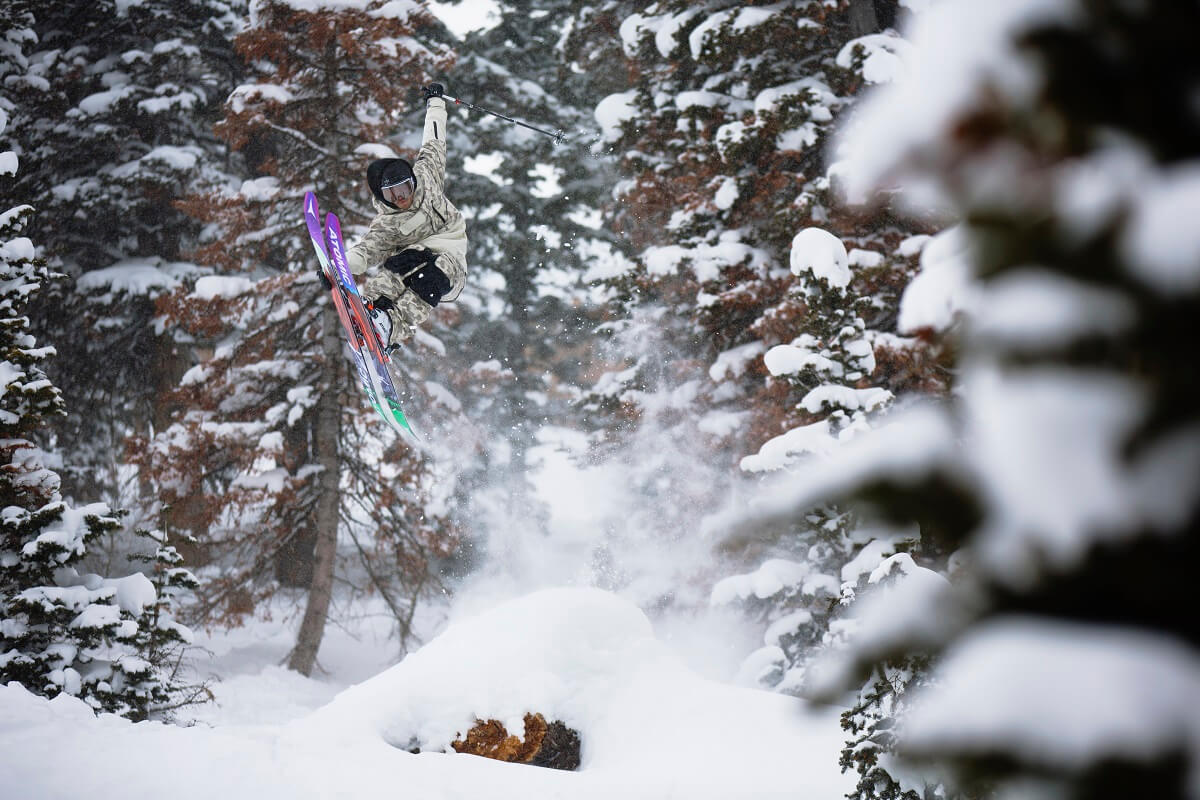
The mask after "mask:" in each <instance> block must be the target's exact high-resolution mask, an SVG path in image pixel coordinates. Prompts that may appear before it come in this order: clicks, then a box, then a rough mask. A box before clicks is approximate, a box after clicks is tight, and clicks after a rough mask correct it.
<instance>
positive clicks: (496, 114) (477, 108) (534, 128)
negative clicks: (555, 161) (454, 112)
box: [442, 94, 567, 144]
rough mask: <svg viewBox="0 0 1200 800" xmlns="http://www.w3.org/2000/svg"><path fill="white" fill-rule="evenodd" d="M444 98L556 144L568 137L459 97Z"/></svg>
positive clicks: (448, 96) (447, 96)
mask: <svg viewBox="0 0 1200 800" xmlns="http://www.w3.org/2000/svg"><path fill="white" fill-rule="evenodd" d="M442 97H444V98H446V99H447V100H453V101H454V104H455V105H458V106H466V107H467V108H469V109H471V110H472V111H482V112H483V113H484V114H491V115H492V116H493V117H498V118H500V119H502V120H506V121H508V122H512V123H515V124H517V125H520V126H521V127H523V128H529V130H531V131H537V132H538V133H541V134H544V135H546V136H550V137H552V138H553V139H554V143H555V144H562V143H563V141H564V140H565V139H566V136H567V135H566V134H565V133H563V132H562V131H561V130H558V131H548V130H546V129H545V128H539V127H538V126H536V125H530V124H529V123H528V122H522V121H521V120H519V119H513V118H512V117H510V116H507V115H505V114H501V113H499V112H498V111H491V110H489V109H486V108H483V107H482V106H477V105H475V104H474V103H468V102H467V101H466V100H459V99H458V98H457V97H451V96H450V95H448V94H445V95H442Z"/></svg>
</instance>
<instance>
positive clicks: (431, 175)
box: [346, 83, 467, 347]
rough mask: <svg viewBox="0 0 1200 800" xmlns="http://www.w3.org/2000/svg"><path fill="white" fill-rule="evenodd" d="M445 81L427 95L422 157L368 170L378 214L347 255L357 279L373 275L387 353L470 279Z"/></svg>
mask: <svg viewBox="0 0 1200 800" xmlns="http://www.w3.org/2000/svg"><path fill="white" fill-rule="evenodd" d="M444 92H445V87H443V86H442V84H440V83H434V84H430V85H429V86H426V87H424V88H423V89H421V94H422V95H423V96H424V98H425V105H426V110H425V130H424V133H423V135H422V137H421V150H420V152H419V153H418V154H417V159H416V161H415V162H413V163H412V164H409V163H408V162H407V161H405V160H404V159H402V158H381V159H378V160H376V161H372V162H371V163H370V164H369V165H368V166H367V185H368V186H369V187H370V189H371V194H372V195H374V197H373V198H372V204H373V205H374V207H375V211H376V212H377V213H376V216H375V218H374V219H373V220H371V226H370V228H369V229H368V230H367V232H366V234H365V235H364V236H363V238H362V239H361V240H360V241H359V242H358V243H357V244H355V245H354V246H353V247H351V248H350V250H349V251H348V252H347V253H346V261H347V262H348V265H349V267H350V271H351V272H353V273H354V274H355V275H361V274H363V273H365V272H366V271H367V270H368V269H369V268H371V267H373V266H376V265H378V264H382V268H381V269H378V270H376V271H375V272H374V273H373V274H371V275H370V276H368V277H367V281H366V285H365V287H364V289H363V297H364V299H365V300H367V302H368V305H369V308H370V313H371V318H372V322H373V323H374V324H375V328H376V330H377V331H378V333H379V338H380V340H381V341H382V342H383V345H384V347H392V346H395V345H397V344H399V343H400V342H401V341H403V340H404V339H406V338H408V337H409V336H411V335H412V334H413V333H414V331H415V330H416V326H417V325H419V324H420V323H422V322H424V321H425V319H426V318H428V317H429V314H430V312H431V311H432V310H433V308H434V307H435V306H436V305H437V304H438V303H439V302H443V301H451V300H454V299H455V298H457V297H458V294H459V292H461V291H462V288H463V285H464V284H465V283H466V279H467V226H466V223H465V222H464V221H463V215H462V213H461V212H460V211H459V210H458V209H457V208H455V207H454V204H453V203H451V202H450V201H449V200H447V199H446V195H445V183H446V101H445V99H444V97H443V94H444Z"/></svg>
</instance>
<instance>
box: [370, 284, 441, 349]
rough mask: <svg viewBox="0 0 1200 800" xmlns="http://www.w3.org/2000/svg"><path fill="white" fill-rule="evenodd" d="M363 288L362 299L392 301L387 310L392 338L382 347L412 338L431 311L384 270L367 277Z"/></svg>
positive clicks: (412, 292) (423, 302)
mask: <svg viewBox="0 0 1200 800" xmlns="http://www.w3.org/2000/svg"><path fill="white" fill-rule="evenodd" d="M364 288H365V291H364V292H363V297H365V298H366V299H367V300H369V301H371V302H374V301H376V300H378V299H379V298H380V297H386V298H388V299H390V300H391V301H392V304H393V305H392V307H391V308H390V309H388V316H389V317H391V320H392V336H391V339H390V340H389V341H387V342H385V343H384V346H387V345H392V344H398V343H400V342H402V341H404V340H405V339H407V338H408V337H410V336H412V335H413V333H415V332H416V330H417V326H418V325H420V324H421V323H422V322H424V321H425V320H426V319H428V318H429V312H431V311H432V310H433V308H432V307H430V305H429V304H428V303H426V302H425V301H424V300H422V299H421V298H419V297H417V293H416V292H414V291H412V290H410V289H409V288H408V287H407V286H405V285H404V282H403V281H402V280H400V276H399V275H396V274H395V273H393V272H388V271H387V270H386V269H380V270H378V271H377V272H376V273H375V274H374V275H371V276H369V277H368V278H367V285H366V286H365V287H364Z"/></svg>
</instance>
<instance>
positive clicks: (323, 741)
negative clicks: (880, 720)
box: [0, 588, 852, 800]
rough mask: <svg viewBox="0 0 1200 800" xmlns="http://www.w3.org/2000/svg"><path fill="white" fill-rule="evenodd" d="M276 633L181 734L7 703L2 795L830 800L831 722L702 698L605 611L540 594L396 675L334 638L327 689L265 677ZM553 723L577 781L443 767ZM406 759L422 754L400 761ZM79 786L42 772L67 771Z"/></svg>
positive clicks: (638, 615)
mask: <svg viewBox="0 0 1200 800" xmlns="http://www.w3.org/2000/svg"><path fill="white" fill-rule="evenodd" d="M287 628H288V626H287V625H284V624H278V623H273V624H263V625H262V626H261V627H257V628H247V629H242V630H241V631H240V632H234V633H232V634H229V635H227V636H223V637H219V638H216V639H210V640H208V641H206V645H207V646H208V647H209V649H210V650H211V651H212V664H213V666H214V668H216V669H218V670H223V671H224V675H223V676H222V677H223V680H221V681H220V682H219V683H217V684H216V685H215V686H214V691H215V694H216V697H217V702H216V703H215V704H212V705H210V706H207V707H205V708H204V709H202V710H201V711H200V712H199V713H197V714H196V715H195V716H196V718H197V720H198V723H197V724H196V725H194V726H193V727H190V728H181V727H177V726H171V725H164V724H160V723H153V722H144V723H139V724H132V723H130V722H128V721H126V720H124V719H121V718H119V717H115V716H111V715H105V716H101V717H98V718H97V717H94V716H93V714H92V712H91V710H89V709H88V708H87V707H86V706H85V705H84V704H83V703H82V702H80V701H79V700H76V699H74V698H71V697H67V696H65V695H64V696H60V697H59V698H57V699H55V700H52V701H46V700H44V699H42V698H40V697H36V696H34V695H32V694H30V693H28V692H27V691H26V690H25V689H23V688H21V687H20V686H18V685H16V684H11V685H9V686H7V687H0V785H2V786H3V787H4V794H5V796H6V797H8V796H11V797H14V798H16V797H20V798H68V797H71V798H76V797H81V796H86V797H89V798H121V799H122V800H124V799H125V798H141V797H171V798H180V799H181V800H182V798H192V797H195V798H205V800H210V799H211V798H221V800H235V799H236V798H255V799H256V800H258V799H259V798H274V797H286V798H342V797H345V798H363V797H377V796H385V795H387V796H396V795H398V794H403V795H404V796H408V797H421V798H423V799H424V800H435V799H436V798H458V797H483V796H487V797H491V798H502V797H521V798H529V797H538V798H550V797H563V798H591V797H595V798H612V797H646V798H673V797H678V798H689V800H690V799H692V798H705V797H712V798H730V797H748V798H759V797H761V798H771V797H803V798H830V800H833V798H838V797H841V796H842V795H843V794H844V793H845V792H846V791H847V790H848V789H849V788H850V786H851V785H852V781H851V777H850V776H844V775H841V774H840V773H839V771H838V767H837V754H838V750H839V748H840V746H841V741H842V737H841V731H840V730H839V728H838V721H837V718H838V709H832V708H831V709H823V710H815V711H814V710H810V709H808V708H806V707H805V706H804V705H803V704H802V703H800V702H799V701H797V700H794V699H791V698H788V697H784V696H781V695H777V694H770V693H766V692H761V691H755V690H750V689H741V688H735V687H732V686H729V685H727V684H724V683H721V682H718V681H713V680H709V679H706V678H702V677H700V676H699V675H697V674H696V673H695V672H694V671H692V670H691V669H690V668H689V667H687V666H685V665H684V663H683V661H682V660H681V659H680V658H679V657H678V656H677V655H676V654H675V653H674V652H672V650H671V648H670V647H669V646H668V645H667V644H665V643H664V642H663V641H661V640H660V639H659V638H658V637H656V635H655V633H654V631H653V629H652V627H651V624H650V621H649V620H648V619H647V618H646V616H645V615H644V614H643V613H642V612H641V611H640V610H638V608H637V607H636V606H635V605H633V604H631V603H630V602H628V601H626V600H624V599H622V598H620V597H619V596H617V595H616V594H614V593H611V592H606V591H602V590H599V589H591V588H553V589H543V590H539V591H536V592H533V593H530V594H526V595H524V596H521V597H518V598H516V599H514V600H511V601H508V602H505V603H502V604H500V605H497V606H495V607H493V608H491V609H488V610H485V611H482V612H480V613H476V614H474V615H471V616H468V617H466V618H464V619H459V620H457V621H455V622H453V623H451V624H450V625H449V626H448V627H447V628H446V629H445V630H444V631H443V632H442V633H441V634H440V635H438V636H436V637H435V638H433V639H432V640H431V641H430V642H429V643H428V644H427V645H425V646H424V647H422V648H421V649H419V650H417V651H416V652H414V653H412V654H411V655H409V656H408V657H407V658H405V659H404V660H402V661H401V662H400V663H399V664H396V665H395V666H392V667H390V668H387V669H384V670H383V671H381V672H379V674H377V675H375V676H374V677H368V678H366V679H364V680H361V682H358V683H356V684H355V685H353V686H350V687H349V688H345V689H344V690H341V691H339V689H342V686H341V685H339V683H338V681H339V680H342V679H344V678H345V677H346V676H355V679H357V675H356V673H363V672H368V671H370V670H372V669H374V665H373V664H372V662H373V661H379V660H381V659H384V660H386V658H387V655H386V654H387V652H388V649H389V647H394V645H389V644H388V643H387V642H386V640H385V639H378V640H372V639H371V637H366V638H363V637H361V636H360V637H359V638H352V637H350V636H349V635H348V634H347V632H346V631H343V630H339V629H333V630H331V634H330V636H329V637H328V638H327V640H326V642H325V646H324V647H322V650H321V662H322V664H323V666H324V667H325V668H326V669H327V670H329V672H328V674H327V675H326V676H325V678H324V679H313V680H310V679H307V678H303V677H300V676H298V675H296V674H294V673H290V672H288V671H286V670H284V669H283V668H281V667H279V666H276V662H277V661H278V660H279V659H280V658H282V656H283V655H284V654H285V653H286V651H287V647H288V642H289V635H290V632H289V631H288V630H287ZM526 711H537V712H541V713H542V714H543V715H544V716H545V717H546V718H547V719H561V720H562V721H564V722H565V723H567V724H568V725H570V726H571V727H573V728H575V729H576V730H578V731H579V733H580V736H581V740H582V743H583V751H582V760H583V763H582V766H581V768H580V770H579V771H578V772H560V771H555V770H549V769H540V768H537V767H531V766H525V765H511V764H502V763H499V762H494V761H489V760H487V759H483V758H478V757H475V756H468V755H459V754H456V753H454V752H446V751H447V750H449V749H450V748H449V743H450V741H452V740H453V739H454V738H456V736H457V735H458V734H460V733H465V731H466V729H467V728H468V727H469V726H470V725H471V723H472V721H473V720H474V719H475V718H476V717H480V718H485V719H486V718H494V719H498V720H500V721H502V722H506V723H509V725H508V727H509V728H510V729H513V728H515V729H516V730H518V731H519V730H521V727H522V726H521V725H520V724H519V723H516V722H515V721H516V720H520V719H521V717H522V716H523V714H524V713H525V712H526ZM414 744H416V745H419V746H420V748H421V749H422V750H424V751H425V752H422V753H420V754H412V753H409V752H407V751H408V749H410V748H411V747H412V746H413V745H414ZM68 754H69V757H70V764H71V769H69V770H67V769H47V765H52V764H56V763H63V764H65V763H67V755H68Z"/></svg>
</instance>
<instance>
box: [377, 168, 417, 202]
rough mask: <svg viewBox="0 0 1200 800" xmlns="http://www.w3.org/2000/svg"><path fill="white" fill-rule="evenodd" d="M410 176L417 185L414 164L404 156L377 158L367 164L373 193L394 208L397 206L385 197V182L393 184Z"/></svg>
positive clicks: (379, 199)
mask: <svg viewBox="0 0 1200 800" xmlns="http://www.w3.org/2000/svg"><path fill="white" fill-rule="evenodd" d="M410 178H411V179H412V181H413V185H414V186H415V185H416V178H415V177H413V170H412V164H409V163H408V162H407V161H405V160H404V159H403V158H377V159H375V160H374V161H372V162H371V163H370V164H368V165H367V186H369V187H371V194H373V195H375V199H377V200H378V201H379V202H381V203H383V204H384V205H386V206H391V207H392V208H396V207H397V206H395V205H394V204H392V203H389V202H388V201H387V200H385V199H383V186H384V183H385V182H386V183H387V185H389V186H391V185H393V184H396V183H400V182H401V181H404V180H406V179H410Z"/></svg>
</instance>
